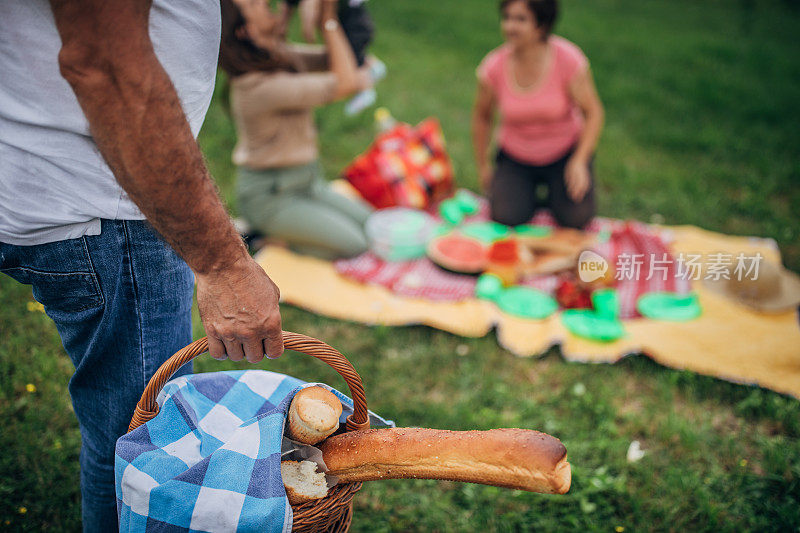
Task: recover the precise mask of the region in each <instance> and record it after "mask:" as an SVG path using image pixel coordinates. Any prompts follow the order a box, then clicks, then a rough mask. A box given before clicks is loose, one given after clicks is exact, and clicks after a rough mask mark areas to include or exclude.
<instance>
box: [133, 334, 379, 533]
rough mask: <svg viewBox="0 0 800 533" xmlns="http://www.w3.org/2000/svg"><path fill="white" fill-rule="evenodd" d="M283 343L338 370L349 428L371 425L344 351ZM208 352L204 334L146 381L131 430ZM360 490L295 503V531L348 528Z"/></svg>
mask: <svg viewBox="0 0 800 533" xmlns="http://www.w3.org/2000/svg"><path fill="white" fill-rule="evenodd" d="M283 345H284V347H285V348H286V349H288V350H294V351H297V352H302V353H305V354H308V355H311V356H313V357H316V358H317V359H320V360H322V361H324V362H325V363H327V364H329V365H330V366H331V367H333V369H334V370H336V371H337V372H338V373H339V374H340V375H341V376H342V377H343V378H344V380H345V382H347V385H348V387H350V396H351V397H352V398H353V408H354V409H353V411H354V412H353V414H352V415H350V416H348V417H347V424H346V426H345V430H346V431H355V430H358V429H368V428H369V416H368V412H367V398H366V396H365V395H364V387H363V386H362V384H361V377H360V376H359V375H358V373H357V372H356V370H355V368H353V365H352V364H350V361H348V360H347V358H346V357H345V356H343V355H342V354H341V353H339V352H338V351H336V350H335V349H333V348H332V347H330V346H328V345H327V344H325V343H324V342H322V341H320V340H317V339H315V338H313V337H308V336H306V335H301V334H299V333H292V332H289V331H284V332H283ZM206 351H208V338H207V337H203V338H202V339H198V340H196V341H194V342H193V343H191V344H189V345H188V346H186V347H185V348H182V349H181V350H179V351H178V352H177V353H175V355H173V356H172V357H170V358H169V359H167V361H165V362H164V364H163V365H161V368H159V369H158V371H156V373H155V374H154V375H153V378H152V379H151V380H150V383H148V384H147V387H146V388H145V390H144V392H143V393H142V398H141V399H140V400H139V403H138V404H137V405H136V410H135V411H134V413H133V418H132V419H131V423H130V426H129V427H128V431H129V432H130V431H133V430H134V429H136V428H137V427H139V426H140V425H142V424H144V423H145V422H147V421H148V420H150V419H151V418H153V417H155V416H156V415H157V414H158V404H157V403H156V397H158V394H159V393H160V392H161V389H162V388H163V387H164V385H165V384H166V383H167V381H169V379H170V378H171V377H172V375H173V374H174V373H175V372H176V371H177V370H178V369H179V368H180V367H181V366H183V365H184V364H186V363H188V362H189V361H191V360H192V359H194V358H195V357H197V356H198V355H200V354H202V353H204V352H206ZM360 489H361V483H341V484H338V485H336V486H334V487H333V488H332V489H330V490H329V491H328V495H327V496H325V497H324V498H321V499H318V500H313V501H311V502H306V503H303V504H300V505H296V506H292V513H293V517H294V521H293V525H292V531H295V532H297V533H303V532H311V531H326V532H327V531H330V532H339V531H347V530H348V529H349V528H350V522H351V521H352V519H353V496H354V495H355V493H356V492H358V491H359V490H360Z"/></svg>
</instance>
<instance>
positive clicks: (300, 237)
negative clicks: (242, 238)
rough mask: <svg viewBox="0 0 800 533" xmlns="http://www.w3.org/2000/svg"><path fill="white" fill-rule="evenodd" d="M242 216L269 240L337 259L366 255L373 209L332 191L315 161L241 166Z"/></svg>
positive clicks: (239, 195)
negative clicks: (367, 227) (367, 225)
mask: <svg viewBox="0 0 800 533" xmlns="http://www.w3.org/2000/svg"><path fill="white" fill-rule="evenodd" d="M236 196H237V201H238V206H239V214H240V215H241V216H242V217H243V218H244V219H245V220H246V221H247V222H248V223H249V224H250V225H251V226H252V227H253V228H254V229H256V230H258V231H259V232H261V233H263V234H264V235H266V236H268V237H274V238H276V239H280V240H283V241H286V242H287V244H288V245H289V246H290V247H291V248H292V249H294V250H296V251H299V252H302V253H306V254H310V255H314V256H316V257H321V258H323V259H336V258H340V257H353V256H355V255H358V254H360V253H362V252H364V251H366V250H367V246H368V242H367V237H366V234H365V233H364V222H365V221H366V220H367V217H368V216H369V214H370V213H371V211H372V209H371V208H370V207H369V206H368V205H367V204H366V203H365V202H361V201H359V200H356V199H351V198H347V197H345V196H342V195H341V194H338V193H337V192H335V191H333V190H332V189H331V188H330V185H329V184H328V183H327V182H326V181H325V180H324V178H323V177H322V170H321V168H320V166H319V163H317V162H316V161H315V162H313V163H309V164H307V165H300V166H295V167H283V168H270V169H259V170H255V169H249V168H245V167H239V169H238V175H237V179H236Z"/></svg>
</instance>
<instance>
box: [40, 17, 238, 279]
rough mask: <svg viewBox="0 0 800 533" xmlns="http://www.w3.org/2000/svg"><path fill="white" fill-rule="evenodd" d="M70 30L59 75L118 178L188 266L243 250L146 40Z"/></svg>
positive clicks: (206, 264)
mask: <svg viewBox="0 0 800 533" xmlns="http://www.w3.org/2000/svg"><path fill="white" fill-rule="evenodd" d="M54 4H55V2H54ZM64 9H69V7H65V8H64ZM56 10H57V6H56V5H54V11H56ZM131 11H134V10H131ZM148 11H149V9H148ZM129 16H130V17H140V16H146V12H145V13H139V12H138V11H137V12H133V13H130V14H129ZM57 20H58V17H57ZM145 27H146V25H145ZM59 30H60V31H61V30H62V28H61V27H59ZM101 31H103V30H101ZM105 31H108V30H105ZM74 32H75V30H74V29H72V28H69V27H68V28H66V30H65V31H62V32H61V33H62V42H63V47H62V51H61V54H60V56H59V61H60V65H61V69H62V74H63V75H64V77H65V78H66V79H67V81H68V82H69V83H70V85H71V86H72V88H73V90H74V91H75V94H76V96H77V98H78V102H79V103H80V105H81V108H82V109H83V111H84V113H85V115H86V117H87V119H88V121H89V124H90V128H91V133H92V136H93V137H94V139H95V142H96V143H97V146H98V148H99V149H100V152H101V153H102V154H103V156H104V158H105V160H106V162H107V163H108V165H109V167H110V168H111V170H112V172H113V173H114V175H115V177H116V179H117V181H118V182H119V183H120V185H121V186H122V187H123V188H124V189H125V191H126V192H127V193H128V195H129V196H130V197H131V199H132V200H133V201H134V202H135V203H136V205H137V206H138V207H139V208H140V209H141V211H142V213H144V215H145V217H147V219H148V220H149V221H150V223H151V224H153V226H154V227H155V228H156V230H157V231H158V232H159V233H160V234H161V235H162V236H163V237H164V238H165V239H166V240H167V241H168V242H169V243H170V244H171V245H172V246H173V247H174V248H175V249H176V250H177V251H178V253H179V254H180V255H181V256H182V257H183V258H184V259H185V260H186V262H187V263H188V264H189V266H190V267H191V268H192V269H193V270H194V271H195V272H197V273H207V272H211V271H213V270H216V269H220V268H224V267H225V266H226V265H227V264H230V263H232V262H234V261H236V260H237V259H240V258H241V257H243V256H245V255H246V254H247V251H246V248H245V246H244V244H243V243H242V242H241V239H240V238H239V237H238V234H237V233H236V231H235V229H234V228H233V225H232V224H231V223H230V220H229V218H228V215H227V213H226V211H225V208H224V206H223V205H222V202H221V201H220V199H219V196H218V194H217V191H216V187H215V185H214V183H213V182H212V180H211V179H210V176H209V174H208V171H207V169H206V166H205V163H204V161H203V157H202V154H201V152H200V149H199V147H198V145H197V142H196V141H195V139H194V137H193V136H192V133H191V130H190V128H189V124H188V122H187V120H186V117H185V115H184V113H183V110H182V108H181V105H180V101H179V100H178V96H177V93H176V91H175V88H174V87H173V85H172V82H171V81H170V79H169V77H168V75H167V73H166V72H165V71H164V69H163V67H162V66H161V64H160V63H159V62H158V59H157V58H156V55H155V52H154V50H153V48H152V45H151V44H150V42H149V39H144V38H133V39H131V38H130V37H128V38H127V39H126V37H125V36H123V37H122V38H121V40H122V43H119V44H118V45H117V46H116V47H115V49H113V50H103V49H101V48H100V46H101V45H97V46H96V47H93V46H91V45H87V44H86V43H85V41H82V40H81V39H80V36H79V35H75V33H74ZM101 42H102V41H101Z"/></svg>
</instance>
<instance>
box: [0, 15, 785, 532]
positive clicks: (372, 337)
mask: <svg viewBox="0 0 800 533" xmlns="http://www.w3.org/2000/svg"><path fill="white" fill-rule="evenodd" d="M494 5H495V3H494V2H485V1H479V0H439V1H437V2H423V1H420V0H402V1H394V2H390V1H387V0H383V1H380V0H373V1H372V2H370V4H369V6H370V10H371V11H372V13H373V15H374V18H375V20H376V23H377V26H378V34H377V38H376V42H375V44H374V47H373V51H374V52H375V53H376V54H377V55H378V56H380V57H381V58H382V59H383V60H384V61H385V62H386V64H387V65H388V67H389V76H388V77H387V79H386V80H384V81H383V82H382V83H381V85H380V86H379V88H378V92H379V103H380V104H381V105H385V106H387V107H389V108H390V109H391V111H392V112H393V114H394V115H395V116H396V117H397V118H398V119H401V120H404V121H408V122H412V123H415V122H417V121H419V120H420V119H422V118H425V117H427V116H431V115H435V116H437V117H438V118H439V119H440V120H441V123H442V126H443V128H444V131H445V135H446V137H447V140H448V146H449V150H450V153H451V156H452V158H453V164H454V166H455V169H456V172H457V179H458V182H459V184H460V185H461V186H465V187H469V188H472V189H475V188H476V185H477V177H476V173H475V171H474V168H473V164H472V154H471V148H470V137H469V123H470V111H471V103H472V99H473V96H474V68H475V66H476V65H477V64H478V62H479V61H480V59H481V58H482V57H483V55H484V54H485V53H486V52H487V51H488V50H490V49H491V48H493V47H494V46H496V45H498V44H499V43H500V35H499V31H498V25H497V21H498V17H497V14H496V11H495V8H494ZM795 6H796V3H795V2H788V1H784V2H780V1H767V0H764V1H757V0H740V1H738V2H732V1H721V0H720V1H712V0H708V1H702V2H698V1H690V0H673V1H671V2H664V1H656V0H636V1H634V0H594V1H592V2H578V1H577V0H568V1H565V2H563V18H562V20H561V23H560V24H559V25H558V28H557V33H559V34H561V35H564V36H565V37H567V38H569V39H571V40H573V41H574V42H576V43H577V44H578V45H580V46H581V47H582V48H583V50H584V51H585V52H586V54H587V55H588V56H589V58H590V60H591V62H592V66H593V70H594V74H595V78H596V81H597V86H598V90H599V93H600V95H601V98H602V99H603V102H604V104H605V106H606V115H607V125H606V128H605V131H604V134H603V138H602V141H601V144H600V147H599V150H598V153H597V159H596V170H597V176H598V182H599V191H600V212H601V214H602V215H605V216H611V217H617V218H636V219H640V220H645V221H648V220H651V219H653V218H655V219H656V220H658V221H663V222H665V223H667V224H696V225H699V226H702V227H704V228H707V229H711V230H716V231H722V232H726V233H734V234H746V235H757V236H762V237H772V238H774V239H776V240H777V241H778V244H779V246H780V248H781V251H782V253H783V254H784V262H785V263H786V264H787V265H788V266H789V267H790V268H792V269H793V270H795V271H797V270H800V238H799V237H800V219H799V218H798V216H797V209H798V206H800V187H798V183H799V182H800V181H799V180H800V165H798V158H797V149H796V146H795V143H796V141H797V131H798V130H797V124H798V123H800V107H798V105H797V102H798V101H800V85H799V84H798V80H800V60H798V57H800V41H798V39H797V38H796V28H797V27H799V26H800V24H799V23H800V9H799V8H798V7H795ZM792 35H795V37H792ZM223 96H224V88H223V87H222V85H221V84H220V86H219V87H218V97H217V98H216V99H215V101H214V103H213V105H212V108H211V110H210V112H209V116H208V120H207V121H206V125H205V127H204V130H203V132H202V134H201V139H200V141H201V144H202V146H203V149H204V151H205V153H206V156H207V158H208V162H209V165H210V167H211V169H212V172H213V173H214V175H215V177H216V178H217V180H218V181H219V184H220V188H221V190H222V193H223V195H224V196H225V197H226V198H227V199H228V200H229V202H230V203H231V209H232V210H233V211H235V209H236V206H235V205H233V203H232V178H233V167H232V165H231V163H230V152H231V149H232V147H233V144H234V141H235V139H234V134H233V127H232V125H231V123H230V120H229V117H228V116H227V114H226V112H225V110H224V106H223V105H222V101H223V100H224V97H223ZM342 107H343V106H342V104H337V105H334V106H331V107H329V108H327V109H324V110H321V111H320V112H319V113H318V119H319V125H320V130H321V138H322V148H323V149H322V153H323V164H324V166H325V168H326V169H327V170H328V171H329V174H330V176H332V177H333V176H335V175H336V173H337V172H338V171H339V170H341V169H342V167H343V166H344V165H345V164H347V162H348V161H350V160H351V159H352V157H353V156H354V155H355V154H356V153H358V152H360V151H361V150H363V149H364V148H365V147H366V146H367V145H368V143H369V141H370V139H371V137H372V123H371V120H372V119H371V114H370V113H364V114H362V115H360V116H357V117H353V118H347V117H344V115H343V113H342ZM0 301H2V303H3V305H2V306H0V418H1V419H2V420H3V422H2V424H1V425H0V450H2V451H3V453H2V454H0V530H9V531H43V530H45V531H76V530H79V528H80V502H79V492H78V463H77V460H78V452H79V446H80V438H79V434H78V430H77V423H76V421H75V419H74V415H73V414H72V410H71V406H70V402H69V397H68V394H67V388H66V387H67V380H68V378H69V376H70V374H71V371H72V368H71V363H70V362H69V360H68V358H67V357H66V355H65V354H64V353H63V350H62V348H61V345H60V342H59V339H58V336H57V334H56V332H55V328H54V326H53V325H52V323H51V322H50V321H49V319H48V318H47V317H46V316H45V315H44V314H43V313H41V312H39V311H38V310H37V308H36V306H35V305H33V304H32V297H31V291H30V289H29V288H28V287H25V286H21V285H17V284H16V283H14V282H13V281H12V280H10V279H9V278H7V277H5V276H2V277H0ZM283 320H284V327H285V329H288V330H292V331H298V332H303V333H306V334H309V335H312V336H314V337H317V338H320V339H323V340H325V341H326V342H328V343H330V344H332V345H333V346H335V347H337V348H338V349H340V350H341V351H342V352H343V353H345V354H346V355H348V357H349V358H350V360H351V361H352V362H353V364H354V365H355V367H356V368H357V369H358V370H359V371H360V373H361V375H362V377H363V378H364V382H365V387H366V391H367V397H368V400H369V402H370V407H371V408H372V409H374V410H376V411H378V412H380V413H381V414H384V415H385V416H388V417H389V418H392V419H394V420H396V421H397V422H398V424H399V425H405V426H423V427H437V428H447V429H488V428H493V427H526V428H533V429H540V430H542V431H546V432H548V433H551V434H553V435H555V436H557V437H559V438H560V439H561V440H562V441H563V442H564V444H565V445H566V447H567V449H568V450H569V457H570V462H571V463H572V465H573V486H572V490H571V491H570V493H569V494H568V495H566V496H543V495H536V494H528V493H522V492H517V491H508V490H501V489H496V488H493V487H484V486H479V485H470V484H458V483H450V482H435V481H405V480H398V481H387V482H380V483H372V484H367V485H365V488H364V489H363V490H362V492H361V493H359V494H358V495H357V496H356V498H355V502H356V512H355V520H354V522H353V529H352V530H353V531H523V530H533V529H545V530H548V529H549V530H560V531H563V530H576V529H580V530H583V529H590V530H597V531H622V529H621V528H624V530H625V531H640V530H684V529H689V530H692V531H694V530H702V531H720V530H722V531H739V530H760V531H769V530H774V531H797V530H798V528H800V402H798V401H797V400H794V399H791V398H788V397H785V396H782V395H779V394H776V393H772V392H769V391H765V390H762V389H758V388H752V387H745V386H740V385H734V384H730V383H725V382H722V381H719V380H716V379H712V378H708V377H703V376H697V375H694V374H691V373H688V372H680V371H675V370H669V369H665V368H663V367H660V366H658V365H656V364H654V363H652V362H651V361H650V360H648V359H647V358H645V357H641V356H634V357H630V358H628V359H626V360H624V361H622V362H621V363H619V364H616V365H613V366H609V365H586V364H578V363H568V362H565V361H563V360H562V359H561V358H560V356H559V353H558V349H553V350H551V351H549V352H548V353H547V354H545V355H543V356H542V357H539V358H529V359H524V358H516V357H514V356H513V355H511V354H509V353H508V352H506V351H504V350H503V349H501V348H500V347H499V346H498V345H497V342H496V340H495V338H494V335H493V334H489V335H488V336H487V337H485V338H480V339H464V338H459V337H456V336H454V335H451V334H448V333H443V332H440V331H436V330H433V329H430V328H426V327H404V328H386V327H367V326H363V325H359V324H353V323H347V322H341V321H336V320H331V319H327V318H323V317H317V316H314V315H312V314H310V313H307V312H304V311H301V310H298V309H295V308H291V307H289V306H285V307H284V308H283ZM195 334H196V336H200V335H202V327H201V326H200V324H199V321H197V320H195ZM458 354H463V355H458ZM753 357H758V354H757V353H754V354H753ZM235 367H237V366H236V365H233V364H232V363H229V362H226V363H218V362H215V361H213V360H210V359H208V360H206V359H202V358H201V360H200V361H199V362H198V364H197V365H196V368H197V369H198V370H200V371H212V370H220V369H227V368H235ZM259 367H260V368H265V369H270V370H275V371H279V372H286V373H290V374H292V375H295V376H297V377H299V378H302V379H306V380H313V381H325V382H328V383H330V384H332V385H334V386H339V387H344V385H343V384H342V382H341V381H340V380H339V378H338V377H337V376H336V375H335V374H334V373H333V371H331V370H328V369H327V368H325V367H324V365H322V364H321V363H318V362H316V361H314V360H311V359H310V358H308V357H306V356H303V355H300V354H295V353H287V354H286V355H285V356H284V357H282V358H281V359H279V360H277V361H274V362H265V363H261V364H260V365H259ZM239 368H240V366H239ZM635 439H636V440H639V441H640V442H641V443H642V447H643V448H644V449H645V450H646V451H647V454H646V455H645V456H644V458H643V459H642V460H640V461H638V462H636V463H628V462H627V461H626V458H625V455H626V450H627V449H628V445H629V444H630V442H631V441H632V440H635Z"/></svg>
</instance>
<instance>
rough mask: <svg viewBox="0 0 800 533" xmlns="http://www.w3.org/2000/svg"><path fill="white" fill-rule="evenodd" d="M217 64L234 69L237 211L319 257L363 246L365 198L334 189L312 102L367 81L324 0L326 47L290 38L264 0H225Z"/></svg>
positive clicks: (333, 4)
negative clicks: (285, 38) (325, 165)
mask: <svg viewBox="0 0 800 533" xmlns="http://www.w3.org/2000/svg"><path fill="white" fill-rule="evenodd" d="M221 4H222V44H221V49H220V66H221V67H222V69H223V70H225V71H226V72H227V73H228V75H229V77H230V87H231V110H232V114H233V119H234V122H235V124H236V130H237V135H238V142H237V144H236V148H235V149H234V152H233V162H234V163H235V164H236V165H237V167H238V175H237V180H236V195H237V200H238V207H239V213H240V215H241V216H242V217H243V218H244V219H245V220H246V221H247V222H248V223H249V224H250V225H251V226H252V227H253V228H254V229H256V230H258V231H259V232H261V233H263V234H264V235H266V236H268V237H274V238H276V239H280V240H282V241H285V242H286V243H287V244H288V245H289V246H290V247H291V248H293V249H294V250H296V251H299V252H302V253H307V254H311V255H315V256H317V257H322V258H325V259H334V258H338V257H352V256H354V255H358V254H360V253H362V252H364V251H365V250H366V249H367V239H366V235H365V233H364V222H365V221H366V219H367V216H369V213H370V208H369V207H368V206H367V205H366V204H365V203H363V202H360V201H358V200H354V199H350V198H347V197H344V196H342V195H339V194H337V193H336V192H335V191H333V190H331V189H330V187H329V185H328V183H327V182H326V181H325V179H324V177H323V175H322V169H321V167H320V165H319V162H318V157H319V151H318V147H317V128H316V125H315V123H314V114H313V113H314V108H315V107H317V106H322V105H325V104H328V103H330V102H333V101H335V100H339V99H342V98H344V97H346V96H349V95H351V94H354V93H356V92H358V91H362V90H364V89H366V88H368V87H370V86H371V85H372V81H371V78H370V75H369V72H368V68H367V67H364V68H361V69H359V68H358V67H357V65H356V59H355V56H354V55H353V51H352V49H351V47H350V45H349V43H348V41H347V38H346V37H345V35H344V32H343V31H342V29H341V27H340V25H339V22H338V19H337V15H336V9H337V5H338V0H323V2H322V17H321V20H320V31H321V33H322V35H323V39H324V42H325V46H324V47H320V46H315V47H309V46H308V45H289V44H286V43H285V42H283V41H282V40H281V38H280V20H279V18H278V17H277V15H276V14H273V13H272V12H271V11H270V10H269V8H268V6H267V3H266V2H263V1H253V0H236V1H235V3H234V2H232V1H231V0H222V2H221Z"/></svg>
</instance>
